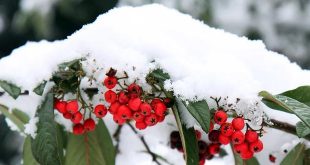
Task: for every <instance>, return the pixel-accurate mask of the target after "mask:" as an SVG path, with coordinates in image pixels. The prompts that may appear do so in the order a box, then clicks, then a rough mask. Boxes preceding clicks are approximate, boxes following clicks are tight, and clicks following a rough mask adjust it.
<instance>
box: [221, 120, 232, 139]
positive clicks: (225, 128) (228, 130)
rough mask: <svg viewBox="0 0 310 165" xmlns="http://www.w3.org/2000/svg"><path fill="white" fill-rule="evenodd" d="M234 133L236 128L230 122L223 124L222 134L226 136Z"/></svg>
mask: <svg viewBox="0 0 310 165" xmlns="http://www.w3.org/2000/svg"><path fill="white" fill-rule="evenodd" d="M233 133H234V128H233V127H232V125H231V124H230V123H224V124H222V125H221V134H222V135H224V136H231V135H232V134H233Z"/></svg>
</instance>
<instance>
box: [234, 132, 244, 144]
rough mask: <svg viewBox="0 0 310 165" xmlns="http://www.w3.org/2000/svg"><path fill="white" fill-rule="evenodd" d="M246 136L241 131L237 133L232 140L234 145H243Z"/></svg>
mask: <svg viewBox="0 0 310 165" xmlns="http://www.w3.org/2000/svg"><path fill="white" fill-rule="evenodd" d="M244 139H245V136H244V134H243V133H242V132H241V131H236V132H234V133H233V134H232V135H231V140H232V142H233V143H234V144H241V143H243V142H244Z"/></svg>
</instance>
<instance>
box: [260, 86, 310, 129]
mask: <svg viewBox="0 0 310 165" xmlns="http://www.w3.org/2000/svg"><path fill="white" fill-rule="evenodd" d="M259 95H260V96H262V97H264V98H265V99H266V100H269V101H272V102H274V103H276V104H277V105H279V106H281V107H283V108H284V109H285V110H287V111H288V112H291V113H294V114H295V115H296V116H297V117H298V118H300V119H301V121H303V122H304V124H305V125H306V126H307V127H309V128H310V107H308V106H307V105H306V104H304V103H301V102H299V101H297V100H295V99H292V98H289V97H287V96H282V95H275V96H273V95H271V94H270V93H268V92H266V91H262V92H260V93H259Z"/></svg>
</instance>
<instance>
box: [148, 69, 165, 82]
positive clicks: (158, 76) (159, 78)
mask: <svg viewBox="0 0 310 165" xmlns="http://www.w3.org/2000/svg"><path fill="white" fill-rule="evenodd" d="M168 79H170V76H169V74H168V73H164V72H163V70H162V69H156V70H153V71H152V72H150V73H149V74H148V75H147V76H146V81H147V82H148V83H150V84H155V83H159V84H161V85H163V83H164V81H166V80H168Z"/></svg>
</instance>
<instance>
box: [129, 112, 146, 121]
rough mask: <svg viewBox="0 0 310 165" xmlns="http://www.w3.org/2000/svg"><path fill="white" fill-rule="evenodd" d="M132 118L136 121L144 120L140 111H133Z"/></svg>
mask: <svg viewBox="0 0 310 165" xmlns="http://www.w3.org/2000/svg"><path fill="white" fill-rule="evenodd" d="M132 118H133V119H134V120H135V121H136V122H142V121H144V116H143V115H142V114H141V113H140V112H135V113H134V114H133V116H132Z"/></svg>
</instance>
